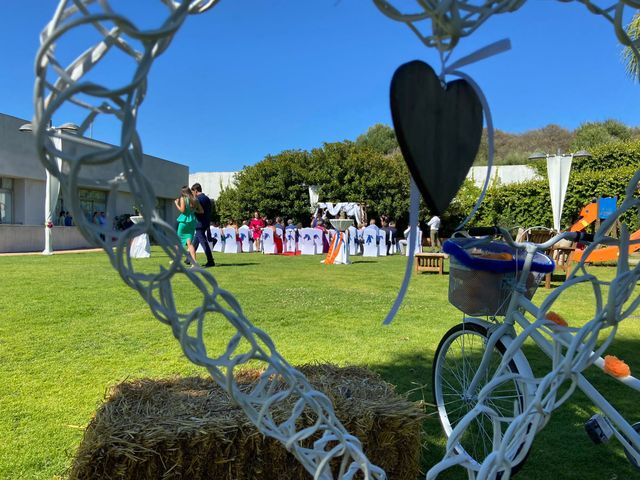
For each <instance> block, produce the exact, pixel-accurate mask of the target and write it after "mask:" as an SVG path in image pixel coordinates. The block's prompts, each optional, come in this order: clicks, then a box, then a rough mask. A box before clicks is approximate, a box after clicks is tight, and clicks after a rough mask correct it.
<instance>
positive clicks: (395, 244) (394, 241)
mask: <svg viewBox="0 0 640 480" xmlns="http://www.w3.org/2000/svg"><path fill="white" fill-rule="evenodd" d="M399 252H400V245H398V235H397V234H396V236H395V237H393V238H392V239H391V247H389V255H396V254H397V253H399Z"/></svg>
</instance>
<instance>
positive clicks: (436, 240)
mask: <svg viewBox="0 0 640 480" xmlns="http://www.w3.org/2000/svg"><path fill="white" fill-rule="evenodd" d="M427 226H428V227H429V237H430V238H431V246H432V247H440V246H441V243H440V237H439V236H438V230H439V229H440V217H439V216H437V215H434V216H433V217H431V219H430V220H429V223H427Z"/></svg>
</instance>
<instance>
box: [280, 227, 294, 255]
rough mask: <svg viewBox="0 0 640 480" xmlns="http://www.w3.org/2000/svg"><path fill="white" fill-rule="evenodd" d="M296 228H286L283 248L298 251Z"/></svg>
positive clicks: (286, 250)
mask: <svg viewBox="0 0 640 480" xmlns="http://www.w3.org/2000/svg"><path fill="white" fill-rule="evenodd" d="M296 230H297V229H295V228H285V230H284V242H283V248H284V251H285V252H294V253H295V251H296V248H297V246H296Z"/></svg>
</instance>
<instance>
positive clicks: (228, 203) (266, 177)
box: [217, 150, 310, 221]
mask: <svg viewBox="0 0 640 480" xmlns="http://www.w3.org/2000/svg"><path fill="white" fill-rule="evenodd" d="M309 162H310V158H309V153H308V152H305V151H300V150H286V151H284V152H281V153H279V154H278V155H268V156H267V157H266V158H265V159H264V160H262V161H260V162H258V163H256V164H255V165H252V166H249V167H245V168H244V169H242V170H241V171H240V172H238V174H237V176H236V179H235V183H234V188H231V189H226V190H224V191H223V192H222V193H221V194H220V197H219V198H218V201H217V207H218V211H219V213H220V217H221V220H222V221H226V220H229V219H234V220H236V221H240V220H246V219H249V218H251V217H252V216H253V212H254V211H256V210H257V211H259V212H260V213H261V214H262V215H266V216H268V217H271V218H273V217H276V216H282V217H285V218H292V219H294V220H296V221H305V220H306V219H307V218H308V217H309V191H308V188H307V187H306V186H305V184H309V170H310V165H309Z"/></svg>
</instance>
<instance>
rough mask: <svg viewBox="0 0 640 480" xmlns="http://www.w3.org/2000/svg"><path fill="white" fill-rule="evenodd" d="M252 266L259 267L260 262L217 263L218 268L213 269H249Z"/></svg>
mask: <svg viewBox="0 0 640 480" xmlns="http://www.w3.org/2000/svg"><path fill="white" fill-rule="evenodd" d="M251 265H259V263H258V262H247V263H218V262H216V266H215V267H213V268H214V269H216V268H220V267H248V266H251Z"/></svg>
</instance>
